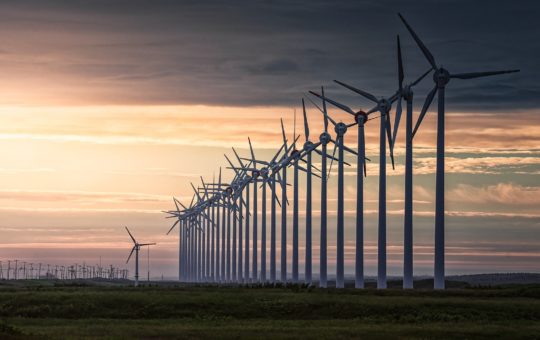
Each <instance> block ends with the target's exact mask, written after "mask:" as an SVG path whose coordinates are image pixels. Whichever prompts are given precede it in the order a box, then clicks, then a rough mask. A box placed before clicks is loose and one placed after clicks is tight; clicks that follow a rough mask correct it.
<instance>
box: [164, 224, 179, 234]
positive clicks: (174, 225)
mask: <svg viewBox="0 0 540 340" xmlns="http://www.w3.org/2000/svg"><path fill="white" fill-rule="evenodd" d="M178 222H180V220H177V221H176V222H174V224H173V225H172V227H171V229H169V231H168V232H167V235H169V234H170V233H171V231H172V230H173V229H174V227H176V225H177V224H178Z"/></svg>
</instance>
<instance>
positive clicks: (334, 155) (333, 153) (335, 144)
mask: <svg viewBox="0 0 540 340" xmlns="http://www.w3.org/2000/svg"><path fill="white" fill-rule="evenodd" d="M336 150H337V143H334V151H333V152H332V157H330V159H331V161H330V170H328V176H326V179H328V178H330V174H331V173H332V164H333V163H334V159H335V160H336V161H339V160H338V159H336Z"/></svg>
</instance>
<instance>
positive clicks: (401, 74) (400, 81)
mask: <svg viewBox="0 0 540 340" xmlns="http://www.w3.org/2000/svg"><path fill="white" fill-rule="evenodd" d="M397 57H398V86H399V90H400V92H401V90H402V89H403V79H404V78H405V75H404V72H403V60H402V58H401V43H400V42H399V34H398V36H397Z"/></svg>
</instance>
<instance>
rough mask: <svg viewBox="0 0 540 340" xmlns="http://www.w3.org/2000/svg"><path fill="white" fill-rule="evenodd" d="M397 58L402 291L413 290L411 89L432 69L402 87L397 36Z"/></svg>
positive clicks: (395, 125)
mask: <svg viewBox="0 0 540 340" xmlns="http://www.w3.org/2000/svg"><path fill="white" fill-rule="evenodd" d="M397 58H398V92H397V93H396V95H397V96H398V99H397V100H398V102H397V107H396V118H395V119H396V120H395V123H394V133H393V135H392V145H395V144H396V137H397V132H398V129H399V122H400V120H401V113H402V105H401V101H402V99H405V102H406V105H407V113H406V118H405V201H404V202H405V208H404V225H403V289H412V288H413V285H414V283H413V186H412V184H413V167H412V162H413V143H412V122H413V96H414V93H413V87H414V86H416V85H417V84H418V83H419V82H420V81H421V80H422V79H424V77H425V76H427V75H428V74H429V73H430V72H431V71H432V69H431V68H430V69H429V70H427V72H425V73H424V74H423V75H421V76H420V77H418V79H416V80H415V81H414V82H412V83H410V84H405V85H403V80H404V78H405V74H404V71H403V60H402V57H401V43H400V41H399V35H398V36H397Z"/></svg>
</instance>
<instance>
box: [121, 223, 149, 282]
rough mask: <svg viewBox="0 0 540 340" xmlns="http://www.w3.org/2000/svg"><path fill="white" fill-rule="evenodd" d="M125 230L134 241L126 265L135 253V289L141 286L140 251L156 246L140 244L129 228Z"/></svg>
mask: <svg viewBox="0 0 540 340" xmlns="http://www.w3.org/2000/svg"><path fill="white" fill-rule="evenodd" d="M125 228H126V230H127V232H128V234H129V237H131V239H132V240H133V248H132V249H131V253H129V256H128V258H127V261H126V263H128V262H129V259H130V258H131V255H133V252H135V287H137V286H138V285H139V250H140V249H141V247H144V246H152V245H155V243H139V242H137V241H136V240H135V238H134V237H133V235H131V232H130V231H129V229H128V227H125Z"/></svg>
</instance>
